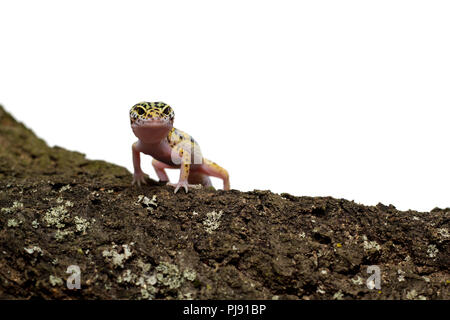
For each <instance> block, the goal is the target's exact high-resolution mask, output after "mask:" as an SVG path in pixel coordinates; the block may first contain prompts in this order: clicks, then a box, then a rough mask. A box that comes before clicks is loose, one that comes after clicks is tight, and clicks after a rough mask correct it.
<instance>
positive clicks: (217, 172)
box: [200, 158, 230, 190]
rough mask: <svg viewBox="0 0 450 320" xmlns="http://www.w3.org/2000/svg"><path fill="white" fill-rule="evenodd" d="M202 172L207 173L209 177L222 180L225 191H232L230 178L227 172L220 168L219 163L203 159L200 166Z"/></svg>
mask: <svg viewBox="0 0 450 320" xmlns="http://www.w3.org/2000/svg"><path fill="white" fill-rule="evenodd" d="M200 171H201V172H203V173H206V174H207V175H209V176H212V177H216V178H220V179H222V180H223V189H224V190H230V176H229V175H228V172H227V170H225V169H224V168H222V167H221V166H219V165H218V164H217V163H215V162H212V161H211V160H208V159H205V158H203V163H202V165H201V166H200Z"/></svg>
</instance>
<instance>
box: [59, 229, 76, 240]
mask: <svg viewBox="0 0 450 320" xmlns="http://www.w3.org/2000/svg"><path fill="white" fill-rule="evenodd" d="M72 234H73V231H70V230H59V229H58V230H56V232H55V239H56V241H63V240H64V238H65V237H67V236H68V235H72Z"/></svg>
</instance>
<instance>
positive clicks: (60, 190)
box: [59, 184, 71, 192]
mask: <svg viewBox="0 0 450 320" xmlns="http://www.w3.org/2000/svg"><path fill="white" fill-rule="evenodd" d="M70 189H71V187H70V184H67V185H65V186H63V187H61V189H59V192H64V191H67V190H70Z"/></svg>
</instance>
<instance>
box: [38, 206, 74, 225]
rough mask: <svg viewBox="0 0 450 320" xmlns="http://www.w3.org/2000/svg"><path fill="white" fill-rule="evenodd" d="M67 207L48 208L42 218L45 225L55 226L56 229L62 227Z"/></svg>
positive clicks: (66, 215)
mask: <svg viewBox="0 0 450 320" xmlns="http://www.w3.org/2000/svg"><path fill="white" fill-rule="evenodd" d="M68 216H69V215H68V214H67V209H66V208H65V206H57V207H54V208H50V210H47V212H46V213H45V215H44V217H43V220H44V222H45V223H46V224H47V227H53V226H54V227H56V228H58V229H61V228H64V227H65V224H64V220H65V219H66V218H67V217H68Z"/></svg>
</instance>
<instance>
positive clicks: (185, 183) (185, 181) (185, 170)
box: [167, 161, 201, 193]
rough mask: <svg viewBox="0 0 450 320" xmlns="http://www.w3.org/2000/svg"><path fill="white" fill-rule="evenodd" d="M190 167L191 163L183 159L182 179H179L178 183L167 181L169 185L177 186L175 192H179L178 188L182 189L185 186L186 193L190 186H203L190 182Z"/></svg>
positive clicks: (181, 167) (198, 187) (196, 187)
mask: <svg viewBox="0 0 450 320" xmlns="http://www.w3.org/2000/svg"><path fill="white" fill-rule="evenodd" d="M190 167H191V166H190V164H188V163H186V162H184V161H183V162H182V163H181V166H180V180H179V181H178V183H170V182H168V183H167V185H169V186H172V187H175V191H174V193H177V191H178V189H180V188H181V187H183V188H184V191H186V193H188V188H193V189H200V188H201V186H200V185H198V184H189V183H188V177H189V170H190Z"/></svg>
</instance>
